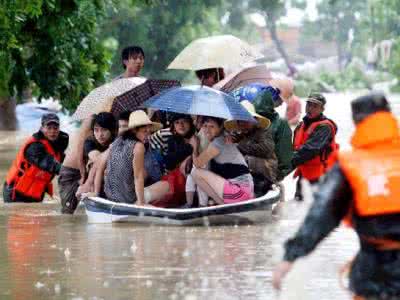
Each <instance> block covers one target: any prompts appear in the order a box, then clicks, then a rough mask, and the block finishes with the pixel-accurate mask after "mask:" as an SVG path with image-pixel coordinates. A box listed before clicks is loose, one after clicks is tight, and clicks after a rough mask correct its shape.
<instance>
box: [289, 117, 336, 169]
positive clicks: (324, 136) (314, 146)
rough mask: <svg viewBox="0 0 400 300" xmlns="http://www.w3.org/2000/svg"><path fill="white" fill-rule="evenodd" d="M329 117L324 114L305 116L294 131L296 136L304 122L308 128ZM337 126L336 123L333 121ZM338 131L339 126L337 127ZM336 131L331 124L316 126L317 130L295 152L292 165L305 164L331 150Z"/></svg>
mask: <svg viewBox="0 0 400 300" xmlns="http://www.w3.org/2000/svg"><path fill="white" fill-rule="evenodd" d="M326 119H327V118H326V117H325V116H324V115H321V116H320V117H318V118H315V119H310V118H308V117H307V116H305V117H304V118H303V122H301V123H300V124H299V125H298V126H297V127H296V129H295V131H294V136H296V131H297V130H298V129H299V128H300V127H301V126H302V124H303V123H304V124H305V126H306V128H308V127H309V126H310V125H311V124H312V123H314V122H317V121H322V120H326ZM333 124H334V125H335V126H336V124H335V123H333ZM336 131H337V127H336ZM334 134H335V133H334V132H332V129H331V127H330V126H329V125H325V124H321V125H319V126H317V127H316V128H315V130H314V131H313V132H312V133H311V134H310V136H309V138H308V140H307V141H306V143H305V144H304V145H302V146H301V148H300V149H298V150H297V151H295V152H294V155H293V159H292V166H293V168H296V167H297V166H299V165H302V164H304V163H305V162H307V161H309V160H311V159H313V158H315V157H316V156H318V155H322V154H323V153H324V151H329V149H328V148H329V145H330V143H331V141H332V139H333V137H334Z"/></svg>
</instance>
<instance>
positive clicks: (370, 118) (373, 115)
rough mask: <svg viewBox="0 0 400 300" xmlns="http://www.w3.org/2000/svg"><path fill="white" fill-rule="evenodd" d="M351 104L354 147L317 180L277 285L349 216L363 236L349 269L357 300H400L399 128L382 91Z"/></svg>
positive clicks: (288, 245)
mask: <svg viewBox="0 0 400 300" xmlns="http://www.w3.org/2000/svg"><path fill="white" fill-rule="evenodd" d="M351 106H352V113H353V120H354V122H355V124H356V130H355V133H354V135H353V137H352V140H351V144H352V146H353V150H352V151H350V152H347V153H341V154H340V155H339V160H338V163H336V164H335V165H334V166H333V168H332V170H331V171H329V172H328V174H327V176H326V177H325V178H324V180H323V181H322V182H321V183H319V185H318V192H316V193H315V194H314V198H315V200H314V202H313V204H312V207H311V209H310V211H309V212H308V215H307V217H306V219H305V221H304V223H303V225H302V226H301V227H300V230H299V231H298V232H297V234H296V236H295V237H294V238H292V239H289V240H288V241H287V242H286V244H285V255H284V261H283V262H282V263H281V264H280V265H279V266H278V267H277V268H276V270H275V272H274V275H273V285H274V287H275V288H277V289H279V288H280V286H281V281H282V279H283V277H284V276H285V275H286V274H287V272H289V270H290V269H291V268H292V265H293V262H294V261H295V260H296V259H297V258H299V257H302V256H305V255H307V254H309V253H310V252H311V251H312V250H313V249H314V248H315V247H316V246H317V244H318V243H319V242H320V241H321V240H322V239H323V238H325V237H326V236H327V235H328V234H329V233H330V232H331V231H332V230H333V229H334V228H335V227H337V226H338V225H339V223H340V221H342V220H345V221H346V223H347V224H350V225H351V226H352V227H353V228H354V230H355V231H356V233H357V234H358V236H359V240H360V251H359V253H358V254H357V256H356V257H355V259H354V260H353V262H352V263H351V270H350V289H351V291H352V292H353V293H354V294H355V295H356V296H355V298H354V299H359V300H362V299H400V269H399V267H398V266H399V265H400V227H399V224H400V202H399V199H398V198H399V195H400V160H399V157H400V130H399V126H398V123H397V119H396V117H395V116H394V115H393V114H392V113H391V112H390V106H389V104H388V102H387V100H386V98H385V97H384V96H383V95H380V94H372V95H368V96H364V97H360V98H358V99H356V100H354V101H353V102H352V103H351Z"/></svg>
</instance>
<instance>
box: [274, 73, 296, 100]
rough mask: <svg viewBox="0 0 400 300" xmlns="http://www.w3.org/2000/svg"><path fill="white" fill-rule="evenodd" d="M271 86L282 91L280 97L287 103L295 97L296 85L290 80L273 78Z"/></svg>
mask: <svg viewBox="0 0 400 300" xmlns="http://www.w3.org/2000/svg"><path fill="white" fill-rule="evenodd" d="M270 85H272V86H273V87H275V88H278V89H279V90H280V91H281V93H280V97H281V98H282V100H283V101H285V102H288V101H289V100H290V98H291V97H292V96H293V90H294V83H293V80H292V79H290V78H273V79H271V81H270Z"/></svg>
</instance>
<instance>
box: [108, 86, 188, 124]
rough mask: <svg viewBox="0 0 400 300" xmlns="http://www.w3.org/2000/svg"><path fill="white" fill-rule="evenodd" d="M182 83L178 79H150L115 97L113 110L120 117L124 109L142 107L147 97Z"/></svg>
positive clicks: (130, 109)
mask: <svg viewBox="0 0 400 300" xmlns="http://www.w3.org/2000/svg"><path fill="white" fill-rule="evenodd" d="M180 85H181V84H180V82H179V81H177V80H164V79H148V80H146V82H145V83H143V84H141V85H139V86H137V87H135V88H133V89H131V90H129V91H127V92H126V93H124V94H122V95H120V96H118V97H115V99H114V101H113V104H112V107H111V112H112V113H113V114H114V116H116V117H118V116H119V114H120V113H121V112H123V111H134V110H136V109H138V108H142V107H143V106H142V104H143V102H145V101H146V100H147V99H149V98H151V97H153V96H154V95H157V94H158V93H160V92H161V91H163V90H166V89H169V88H171V87H175V86H180Z"/></svg>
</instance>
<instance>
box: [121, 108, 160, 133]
mask: <svg viewBox="0 0 400 300" xmlns="http://www.w3.org/2000/svg"><path fill="white" fill-rule="evenodd" d="M145 125H152V128H151V130H152V131H157V130H159V129H161V128H162V125H161V124H160V123H157V122H152V121H151V120H150V118H149V116H148V115H147V114H146V113H145V112H144V111H143V110H136V111H134V112H132V113H131V114H130V115H129V123H128V128H129V129H134V128H137V127H140V126H145Z"/></svg>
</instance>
